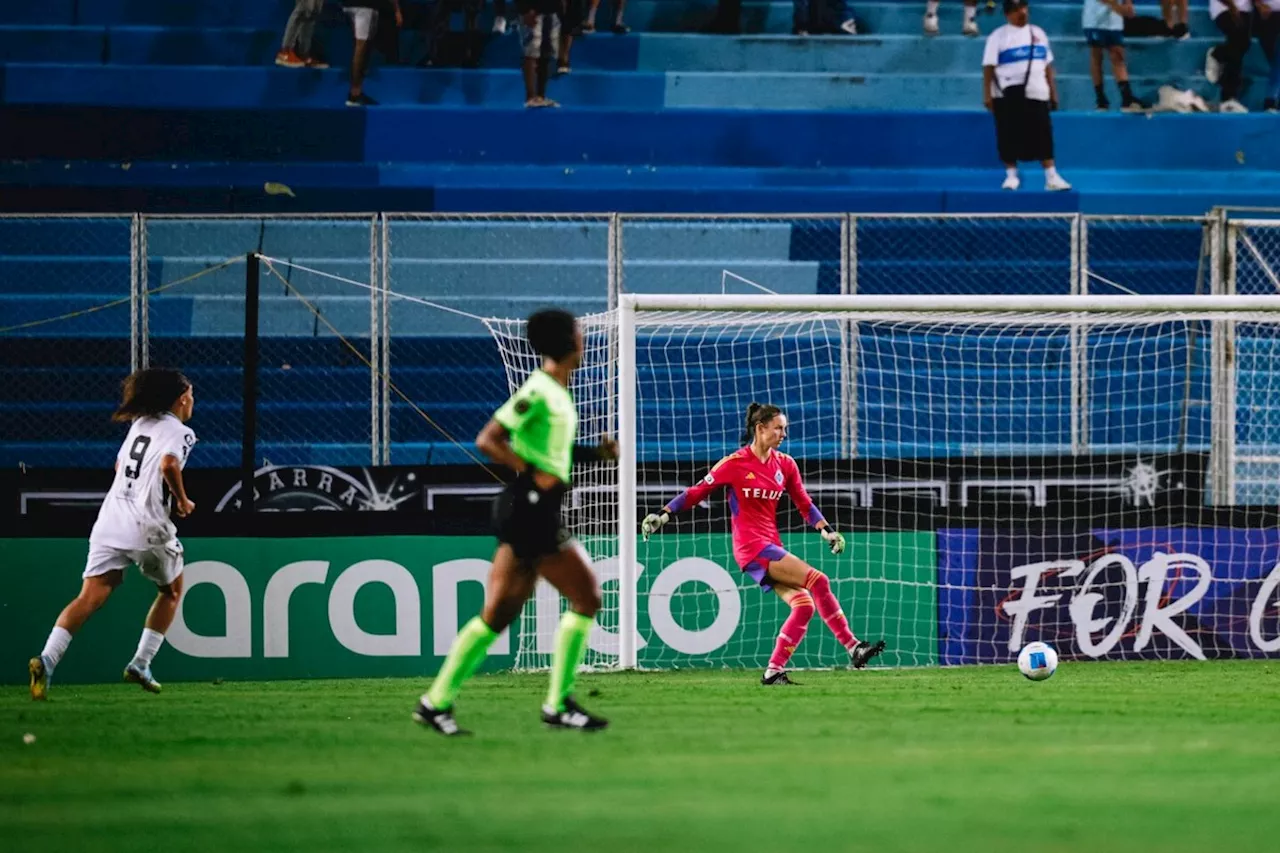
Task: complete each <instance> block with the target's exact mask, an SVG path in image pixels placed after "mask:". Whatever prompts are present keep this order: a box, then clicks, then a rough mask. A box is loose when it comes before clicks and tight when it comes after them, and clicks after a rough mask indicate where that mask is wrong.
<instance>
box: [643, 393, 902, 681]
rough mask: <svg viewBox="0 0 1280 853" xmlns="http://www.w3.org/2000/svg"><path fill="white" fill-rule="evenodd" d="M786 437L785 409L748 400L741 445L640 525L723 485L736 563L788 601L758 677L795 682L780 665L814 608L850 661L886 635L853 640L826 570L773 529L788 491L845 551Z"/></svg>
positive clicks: (866, 657)
mask: <svg viewBox="0 0 1280 853" xmlns="http://www.w3.org/2000/svg"><path fill="white" fill-rule="evenodd" d="M786 437H787V416H786V415H784V414H783V413H782V410H781V409H779V408H778V407H777V406H771V405H762V404H760V403H752V404H751V405H750V406H748V407H747V430H746V433H745V434H744V435H743V437H742V440H743V442H744V443H745V445H746V446H744V447H743V448H742V449H740V450H738V451H737V452H736V453H733V454H731V455H729V456H726V457H725V458H723V459H721V460H720V461H719V462H717V463H716V464H715V466H714V467H713V468H712V469H711V471H710V473H708V474H707V476H706V477H704V478H702V481H701V482H700V483H697V484H696V485H694V486H691V487H690V488H688V489H686V490H685V491H683V492H681V493H680V494H679V495H678V496H676V498H675V499H674V500H672V501H671V502H670V503H668V504H667V505H666V506H665V507H663V508H662V510H661V511H660V512H656V513H651V514H650V515H647V516H645V519H644V521H643V522H642V523H641V525H640V530H641V532H642V533H643V534H644V538H645V541H648V539H649V537H650V536H652V535H653V534H654V533H657V532H658V531H659V530H660V529H661V528H662V526H663V525H664V524H666V523H667V522H668V521H669V520H670V519H671V516H672V515H673V514H674V513H677V512H679V511H680V510H682V509H685V508H686V507H690V506H695V505H697V504H698V503H701V502H702V500H703V499H704V498H706V497H707V495H708V494H710V493H711V491H712V490H713V489H716V488H718V487H720V486H727V487H728V488H729V512H730V513H731V515H732V520H733V556H734V559H736V560H737V561H738V565H739V566H741V567H742V571H744V572H746V573H747V574H749V575H751V577H752V578H753V579H754V580H755V582H756V583H758V584H760V586H761V587H762V588H764V589H766V590H767V589H772V590H773V591H774V592H776V593H777V594H778V596H779V597H780V598H781V599H782V600H783V601H785V602H786V603H787V604H788V605H789V606H790V607H791V615H790V616H789V617H788V618H787V621H786V622H784V623H783V625H782V631H781V632H780V633H779V634H778V642H777V644H776V645H775V646H774V649H773V655H772V656H771V657H770V658H769V667H768V669H766V670H765V672H764V675H763V676H762V677H761V679H760V683H761V684H768V685H773V684H793V683H794V682H793V681H791V679H789V678H788V677H787V672H786V665H787V661H789V660H790V659H791V655H792V653H794V652H795V650H796V646H798V645H800V641H801V640H802V639H804V635H805V631H806V630H808V627H809V620H810V619H812V618H813V612H814V609H815V605H816V609H817V611H818V613H819V614H820V615H821V616H822V621H824V622H826V623H827V627H828V628H830V629H831V633H832V634H834V635H835V637H836V639H837V640H838V641H839V642H840V644H841V645H842V646H844V647H845V649H846V650H847V651H848V652H849V663H850V664H851V665H852V666H853V668H854V669H862V668H863V667H864V666H866V665H867V663H868V662H869V661H870V660H871V659H872V658H874V657H875V656H876V655H878V654H880V653H881V652H882V651H884V641H883V640H880V641H879V642H876V643H868V642H863V641H859V640H858V638H857V637H855V636H853V632H852V631H851V630H849V622H848V620H847V619H845V616H844V611H842V610H841V609H840V602H839V601H837V600H836V597H835V595H834V594H833V593H832V592H831V582H830V581H829V580H828V579H827V576H826V575H825V574H823V573H822V572H820V571H818V570H817V569H815V568H813V567H812V566H809V565H808V564H806V563H805V562H804V561H803V560H801V559H799V558H798V557H796V556H795V555H794V554H789V553H787V552H786V551H785V550H783V548H782V544H781V540H780V539H779V537H778V500H779V499H780V498H781V497H782V495H783V492H784V491H785V492H786V493H787V494H789V495H790V496H791V500H792V501H793V502H794V503H795V505H796V508H797V509H799V510H800V514H801V515H803V516H804V518H805V520H806V521H807V522H808V523H809V524H811V525H813V526H814V527H815V528H817V530H818V532H819V533H821V534H822V538H823V539H824V540H826V543H827V546H828V547H830V548H831V553H833V554H839V553H841V552H842V551H844V537H843V536H841V535H840V534H839V533H837V532H836V531H835V529H834V528H833V527H832V526H831V525H830V524H828V523H827V520H826V519H825V518H823V517H822V513H821V512H819V511H818V508H817V507H816V506H814V503H813V501H812V500H811V499H810V498H809V494H808V492H806V491H805V489H804V484H803V483H801V482H800V469H799V468H798V467H797V466H796V461H795V460H794V459H792V458H791V457H790V456H788V455H786V454H785V453H780V452H778V447H779V446H780V445H781V444H782V441H783V439H785V438H786Z"/></svg>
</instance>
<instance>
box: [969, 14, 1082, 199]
mask: <svg viewBox="0 0 1280 853" xmlns="http://www.w3.org/2000/svg"><path fill="white" fill-rule="evenodd" d="M1004 15H1005V20H1007V21H1008V23H1007V24H1005V25H1004V26H1002V27H1000V28H998V29H997V30H996V31H995V32H993V33H992V34H991V35H990V36H988V37H987V46H986V49H985V50H984V51H983V54H982V103H983V105H984V106H985V107H986V108H987V109H988V110H990V111H991V112H992V114H993V115H994V116H995V121H996V148H997V150H998V151H999V153H1000V160H1001V162H1003V163H1004V165H1005V179H1004V184H1003V185H1002V187H1003V189H1006V190H1016V189H1018V187H1020V186H1021V185H1022V180H1021V178H1019V177H1018V162H1019V161H1020V160H1039V161H1040V162H1041V164H1042V165H1043V166H1044V188H1045V189H1046V190H1050V191H1062V190H1069V189H1071V185H1070V184H1069V183H1067V182H1066V181H1065V180H1064V179H1063V177H1062V176H1061V175H1059V174H1058V170H1057V168H1055V166H1054V162H1053V123H1052V120H1051V119H1050V117H1049V112H1050V110H1052V109H1056V108H1057V106H1058V87H1057V83H1056V81H1055V80H1054V73H1053V50H1052V49H1051V48H1050V47H1049V37H1048V36H1046V35H1045V34H1044V30H1042V29H1040V28H1039V27H1035V26H1032V25H1031V23H1030V13H1029V12H1028V11H1027V0H1004Z"/></svg>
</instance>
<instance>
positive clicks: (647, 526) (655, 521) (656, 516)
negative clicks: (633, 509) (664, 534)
mask: <svg viewBox="0 0 1280 853" xmlns="http://www.w3.org/2000/svg"><path fill="white" fill-rule="evenodd" d="M670 520H671V515H670V514H669V513H668V512H667V511H666V510H665V509H664V510H663V511H662V512H651V513H649V514H648V515H646V516H645V517H644V521H642V522H640V532H641V533H643V534H644V541H646V542H648V541H649V537H650V536H652V535H653V534H655V533H657V532H658V531H659V530H661V529H662V525H664V524H666V523H667V522H668V521H670Z"/></svg>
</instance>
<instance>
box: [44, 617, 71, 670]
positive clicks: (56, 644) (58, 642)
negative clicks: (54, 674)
mask: <svg viewBox="0 0 1280 853" xmlns="http://www.w3.org/2000/svg"><path fill="white" fill-rule="evenodd" d="M69 645H71V632H70V631H68V630H67V629H66V628H62V627H59V626H56V625H55V626H54V629H53V630H52V631H50V632H49V639H47V640H45V641H44V651H42V652H41V653H40V657H42V658H44V665H45V666H47V667H48V668H49V669H53V668H54V667H56V666H57V665H58V663H59V662H60V661H61V660H62V656H63V655H65V654H66V653H67V646H69Z"/></svg>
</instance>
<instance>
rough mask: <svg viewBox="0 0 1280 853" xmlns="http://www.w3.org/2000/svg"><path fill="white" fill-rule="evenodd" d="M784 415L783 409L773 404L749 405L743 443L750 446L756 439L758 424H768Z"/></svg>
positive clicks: (754, 403) (753, 403)
mask: <svg viewBox="0 0 1280 853" xmlns="http://www.w3.org/2000/svg"><path fill="white" fill-rule="evenodd" d="M780 414H782V409H780V408H778V407H777V406H775V405H773V404H772V403H757V402H754V401H752V402H751V403H749V404H748V405H747V428H746V431H745V432H743V434H742V443H743V444H744V445H746V444H750V443H751V442H753V441H755V438H756V426H757V425H758V424H767V423H768V422H769V421H771V420H773V419H774V418H776V417H777V416H778V415H780Z"/></svg>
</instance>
